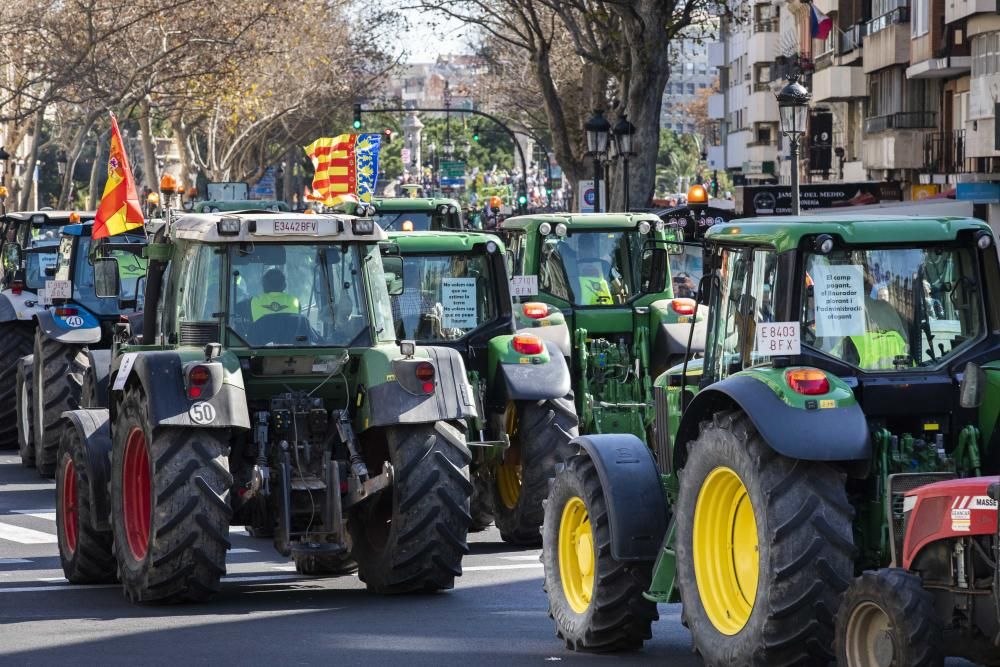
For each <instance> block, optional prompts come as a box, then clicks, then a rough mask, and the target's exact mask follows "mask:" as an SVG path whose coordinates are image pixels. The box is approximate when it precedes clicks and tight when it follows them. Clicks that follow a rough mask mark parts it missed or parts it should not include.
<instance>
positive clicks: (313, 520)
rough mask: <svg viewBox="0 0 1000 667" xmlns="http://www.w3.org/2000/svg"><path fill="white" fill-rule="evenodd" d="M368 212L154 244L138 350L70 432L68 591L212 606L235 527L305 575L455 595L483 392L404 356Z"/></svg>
mask: <svg viewBox="0 0 1000 667" xmlns="http://www.w3.org/2000/svg"><path fill="white" fill-rule="evenodd" d="M370 214H371V209H370V207H366V206H363V205H361V206H358V207H357V208H356V209H355V208H352V209H351V210H349V211H345V212H343V213H336V214H324V215H315V214H311V215H304V214H290V213H268V212H245V213H235V214H210V215H204V214H191V215H186V216H183V217H180V218H179V219H176V220H171V221H168V223H167V231H166V234H165V237H164V238H163V239H162V240H156V241H154V242H152V243H150V244H149V245H148V246H147V248H146V250H145V254H146V256H147V258H148V260H149V266H148V271H147V281H146V288H145V306H146V309H147V311H148V317H145V318H144V319H143V323H142V326H143V331H142V342H143V343H144V344H143V345H135V344H128V345H118V346H117V347H116V349H115V353H114V357H113V360H112V365H111V374H110V376H109V379H108V381H109V386H110V398H109V405H108V408H107V409H83V410H73V411H69V412H66V413H64V418H63V421H62V422H61V424H60V430H61V433H60V437H61V445H60V453H59V459H58V470H57V475H56V491H57V505H56V507H57V511H56V516H57V527H58V538H59V551H60V556H61V558H62V564H63V569H64V572H65V574H66V578H67V579H69V580H70V581H71V582H74V583H89V582H97V581H113V580H114V579H115V578H116V576H117V578H118V580H120V581H121V584H122V586H123V588H124V591H125V594H126V595H127V597H129V598H130V599H132V600H134V601H158V602H166V601H177V600H195V601H197V600H202V599H205V598H207V597H209V596H210V595H211V594H213V593H215V592H216V591H218V590H219V588H220V581H221V578H222V575H223V574H224V573H225V564H226V560H225V559H226V550H227V549H228V548H229V538H228V533H229V527H230V525H246V526H250V527H251V529H252V530H253V531H254V532H255V534H257V535H264V534H270V535H271V536H272V537H273V541H274V546H275V549H276V550H277V551H278V552H279V553H280V554H282V555H285V556H291V557H292V558H293V559H294V561H295V563H296V566H297V568H298V570H299V571H300V572H302V573H305V574H344V573H346V572H350V571H351V570H353V569H357V571H358V574H359V576H360V578H361V579H362V580H363V581H364V582H365V583H366V584H367V586H368V589H369V590H371V591H374V592H376V593H407V592H420V591H431V590H438V589H447V588H451V587H452V586H453V583H454V578H455V577H456V576H459V575H460V574H461V571H462V570H461V563H462V556H463V555H464V554H465V553H466V551H467V550H468V547H467V545H466V533H467V530H468V525H469V497H470V496H471V494H472V484H471V483H470V482H469V475H468V465H469V461H470V458H471V457H470V454H469V450H468V447H467V446H466V444H465V441H466V433H465V425H466V423H467V422H468V420H470V419H473V418H475V416H476V409H475V394H474V391H473V389H472V387H471V386H470V385H469V383H468V381H467V379H466V371H465V366H464V364H463V363H462V357H461V355H460V354H458V352H456V351H455V350H453V349H450V348H447V347H433V346H427V347H423V346H421V347H417V346H416V345H415V344H414V343H413V342H412V341H400V342H399V343H397V342H396V332H395V329H394V325H393V319H392V307H391V302H390V300H389V294H388V292H387V290H386V280H385V275H384V274H383V271H382V260H381V255H380V253H379V248H378V242H379V241H383V240H385V234H384V233H383V232H382V230H381V229H380V228H379V227H378V226H377V225H376V224H375V223H374V221H373V219H372V218H371V216H370ZM94 261H95V269H96V270H97V283H98V285H100V286H103V287H102V291H101V292H99V294H102V295H106V296H110V297H115V298H117V296H118V293H119V290H118V289H114V287H117V285H116V282H117V281H118V279H119V276H120V272H119V261H118V259H117V258H115V257H102V258H99V259H95V260H94ZM154 314H155V316H154ZM127 333H131V332H127ZM130 337H131V336H130Z"/></svg>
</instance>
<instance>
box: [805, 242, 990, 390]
mask: <svg viewBox="0 0 1000 667" xmlns="http://www.w3.org/2000/svg"><path fill="white" fill-rule="evenodd" d="M805 268H806V275H805V277H804V280H805V286H804V287H805V291H804V298H803V303H802V325H803V328H802V336H803V343H804V344H806V345H809V346H811V347H813V348H814V349H816V350H819V351H821V352H823V353H825V354H828V355H830V356H833V357H836V358H838V359H841V360H843V361H846V362H847V363H850V364H852V365H854V366H857V367H858V368H861V369H862V370H880V371H886V370H888V371H893V370H895V371H903V370H908V369H912V368H918V367H926V366H935V365H937V364H939V363H940V362H941V361H942V360H943V359H945V358H947V357H950V356H952V354H953V352H954V351H955V350H957V349H959V348H960V347H962V346H964V345H965V344H966V343H968V342H971V341H973V340H975V339H977V338H979V336H981V335H982V333H983V315H982V303H981V302H982V296H981V290H980V288H979V271H978V267H977V264H976V258H975V255H974V254H973V252H972V251H971V250H969V249H964V248H953V247H925V248H851V249H844V250H835V251H834V252H832V253H830V254H829V255H818V254H811V255H809V256H808V257H807V259H806V265H805Z"/></svg>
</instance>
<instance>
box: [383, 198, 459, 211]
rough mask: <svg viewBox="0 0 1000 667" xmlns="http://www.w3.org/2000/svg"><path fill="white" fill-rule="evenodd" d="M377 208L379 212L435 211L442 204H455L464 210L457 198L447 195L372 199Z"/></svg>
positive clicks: (457, 208)
mask: <svg viewBox="0 0 1000 667" xmlns="http://www.w3.org/2000/svg"><path fill="white" fill-rule="evenodd" d="M372 204H373V205H374V206H375V210H376V211H377V212H379V213H399V212H401V211H433V210H435V209H437V207H438V206H441V205H442V204H444V205H447V206H454V207H455V210H456V211H460V210H462V205H461V204H460V203H459V202H458V201H457V200H455V199H448V198H445V197H417V198H413V199H411V198H409V197H394V198H385V199H372Z"/></svg>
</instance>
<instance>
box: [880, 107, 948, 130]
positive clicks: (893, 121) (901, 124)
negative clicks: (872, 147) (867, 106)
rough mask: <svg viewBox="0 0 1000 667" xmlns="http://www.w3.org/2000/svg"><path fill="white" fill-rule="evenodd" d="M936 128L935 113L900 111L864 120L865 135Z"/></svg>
mask: <svg viewBox="0 0 1000 667" xmlns="http://www.w3.org/2000/svg"><path fill="white" fill-rule="evenodd" d="M934 127H937V112H936V111H901V112H899V113H891V114H887V115H885V116H872V117H871V118H866V119H865V134H873V133H875V132H884V131H885V130H913V129H925V128H934Z"/></svg>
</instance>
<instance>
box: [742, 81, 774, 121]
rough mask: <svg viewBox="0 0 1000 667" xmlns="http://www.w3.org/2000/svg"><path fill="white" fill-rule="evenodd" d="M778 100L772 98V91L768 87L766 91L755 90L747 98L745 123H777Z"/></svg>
mask: <svg viewBox="0 0 1000 667" xmlns="http://www.w3.org/2000/svg"><path fill="white" fill-rule="evenodd" d="M778 120H779V116H778V101H777V100H776V99H775V98H774V93H772V92H771V90H770V88H768V90H767V92H763V91H762V92H755V93H752V94H751V95H750V99H749V100H747V112H746V121H745V122H746V124H747V125H753V124H754V123H777V122H778Z"/></svg>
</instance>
